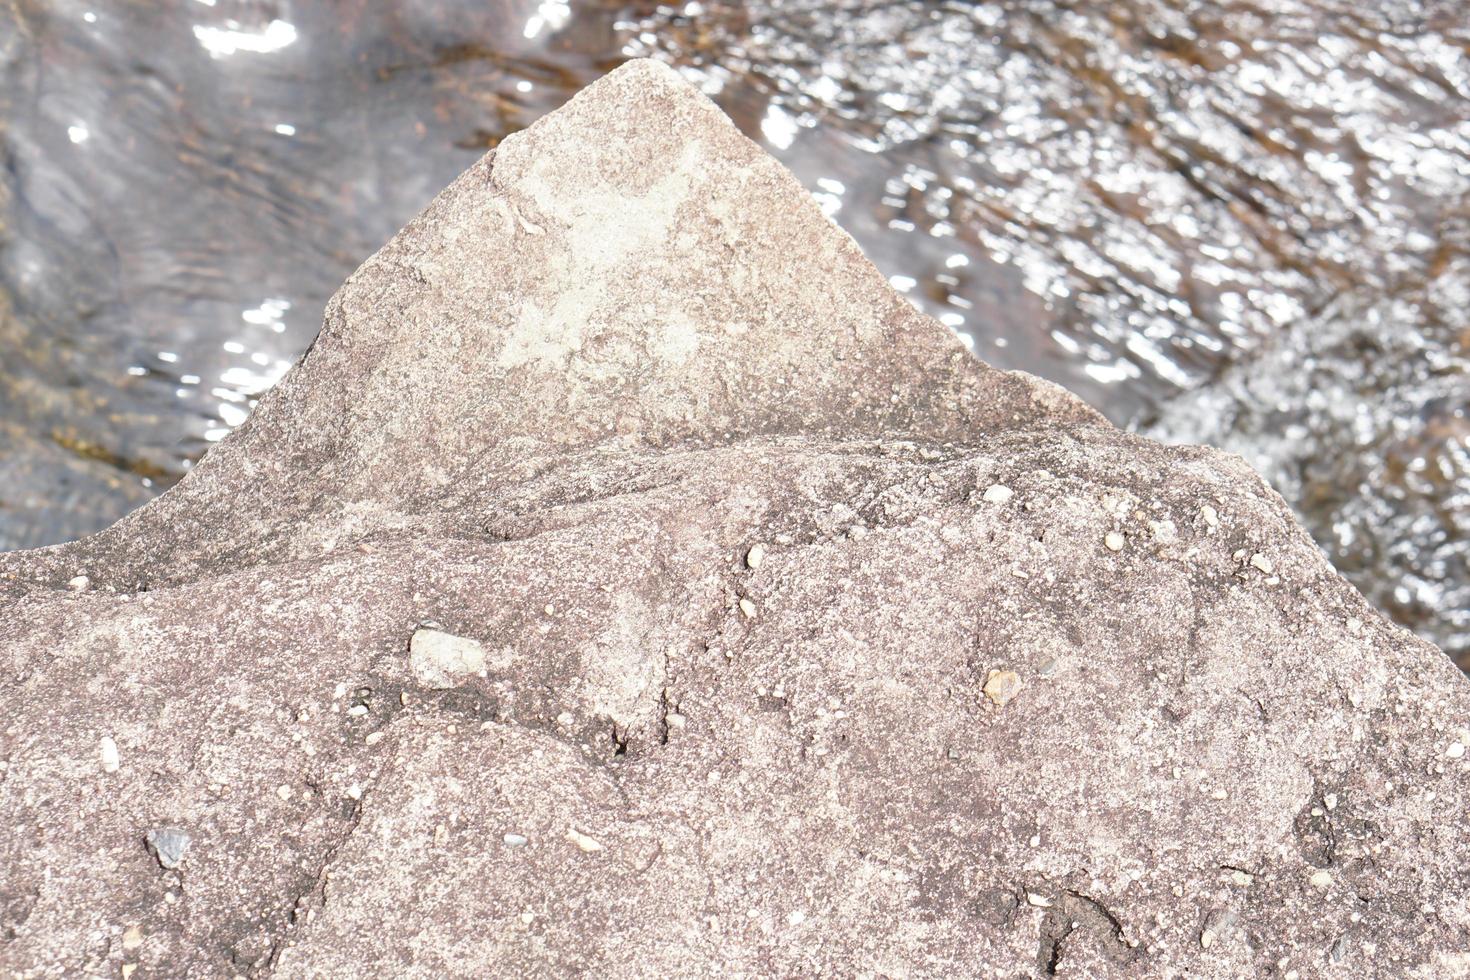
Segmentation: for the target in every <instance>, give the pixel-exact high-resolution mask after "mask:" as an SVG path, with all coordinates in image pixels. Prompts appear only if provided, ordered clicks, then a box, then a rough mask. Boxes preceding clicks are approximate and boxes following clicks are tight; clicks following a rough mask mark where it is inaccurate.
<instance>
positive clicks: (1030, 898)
mask: <svg viewBox="0 0 1470 980" xmlns="http://www.w3.org/2000/svg"><path fill="white" fill-rule="evenodd" d="M1026 902H1027V904H1029V905H1034V906H1036V907H1037V908H1039V909H1049V908H1051V899H1049V898H1047V897H1046V896H1045V895H1038V894H1037V893H1036V892H1027V893H1026Z"/></svg>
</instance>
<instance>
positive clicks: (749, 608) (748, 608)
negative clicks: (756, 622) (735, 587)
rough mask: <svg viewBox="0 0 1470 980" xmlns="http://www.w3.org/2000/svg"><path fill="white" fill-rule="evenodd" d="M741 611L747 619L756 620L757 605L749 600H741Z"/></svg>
mask: <svg viewBox="0 0 1470 980" xmlns="http://www.w3.org/2000/svg"><path fill="white" fill-rule="evenodd" d="M740 611H741V612H742V613H744V614H745V618H746V619H755V603H753V602H751V601H750V600H749V599H741V600H740Z"/></svg>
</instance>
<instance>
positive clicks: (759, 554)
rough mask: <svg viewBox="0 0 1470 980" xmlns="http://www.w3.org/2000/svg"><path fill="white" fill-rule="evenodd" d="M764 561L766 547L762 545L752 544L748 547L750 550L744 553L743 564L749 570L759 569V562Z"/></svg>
mask: <svg viewBox="0 0 1470 980" xmlns="http://www.w3.org/2000/svg"><path fill="white" fill-rule="evenodd" d="M765 560H766V546H765V545H763V544H753V545H751V546H750V550H749V551H747V552H746V553H745V564H746V566H747V567H749V568H752V569H755V568H760V567H761V562H763V561H765Z"/></svg>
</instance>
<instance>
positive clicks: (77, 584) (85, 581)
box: [66, 575, 92, 592]
mask: <svg viewBox="0 0 1470 980" xmlns="http://www.w3.org/2000/svg"><path fill="white" fill-rule="evenodd" d="M91 582H92V580H91V579H89V578H87V576H85V575H78V576H77V577H76V578H74V579H71V580H70V581H68V582H67V583H66V587H67V588H68V589H71V590H72V591H73V592H83V591H85V590H86V588H87V586H88V585H90V584H91Z"/></svg>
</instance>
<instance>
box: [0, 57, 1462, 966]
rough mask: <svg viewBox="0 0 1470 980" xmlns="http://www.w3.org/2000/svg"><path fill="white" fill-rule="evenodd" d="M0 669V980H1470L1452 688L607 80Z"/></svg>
mask: <svg viewBox="0 0 1470 980" xmlns="http://www.w3.org/2000/svg"><path fill="white" fill-rule="evenodd" d="M997 485H1001V486H1003V487H1005V488H1006V489H1007V490H1008V491H1009V493H1008V494H1000V493H996V492H990V493H989V494H988V496H987V491H990V490H992V488H993V487H995V486H997ZM757 546H759V550H758V551H754V550H753V549H756V547H757ZM752 554H758V555H759V557H758V558H757V559H756V560H754V561H751V560H750V557H751V555H752ZM1258 558H1259V559H1260V560H1257V559H1258ZM1267 569H1269V572H1268V571H1267ZM79 576H86V581H85V583H83V584H82V585H80V586H77V585H69V583H74V582H76V581H77V580H78V577H79ZM420 630H431V631H433V632H432V634H426V638H425V640H423V641H421V645H420V648H419V657H418V659H417V661H416V660H415V658H414V657H412V656H411V643H412V638H413V636H414V634H415V633H416V632H418V631H420ZM0 631H3V634H0V635H4V636H5V637H6V642H5V647H4V655H3V656H4V660H3V664H4V667H5V670H6V677H7V680H8V685H7V687H6V689H5V690H6V694H5V704H4V706H5V709H6V710H5V713H4V721H3V723H0V766H3V768H0V815H3V817H4V820H5V822H6V824H7V825H8V826H9V828H10V833H9V834H7V835H6V836H5V837H4V838H0V868H3V869H4V871H3V876H0V966H3V967H4V968H5V969H6V970H7V971H10V972H15V973H18V974H20V975H23V976H32V975H34V976H46V975H60V974H72V973H79V972H84V971H85V972H89V973H107V974H120V973H130V974H131V975H132V976H134V977H135V978H142V977H145V976H158V975H185V974H190V975H233V974H245V975H265V974H272V975H276V974H278V975H281V976H349V975H350V976H401V975H409V976H439V975H446V974H452V975H465V976H485V975H495V976H516V975H527V976H528V975H545V974H561V973H578V972H579V973H586V974H591V975H599V976H602V975H610V976H630V977H631V976H645V975H657V974H660V973H662V974H666V975H680V976H716V975H718V976H724V975H818V974H820V975H867V976H946V977H947V976H961V975H976V976H981V975H983V976H1000V975H1003V976H1031V975H1046V974H1050V973H1055V974H1058V975H1073V976H1098V975H1119V976H1121V975H1127V976H1178V975H1181V974H1188V975H1191V976H1236V975H1240V974H1242V973H1256V974H1259V975H1283V976H1288V975H1291V973H1292V971H1295V972H1296V974H1297V975H1299V976H1302V977H1307V976H1344V977H1347V976H1353V977H1358V976H1365V975H1381V976H1404V975H1419V976H1426V977H1429V976H1433V977H1440V976H1452V975H1463V974H1466V973H1470V957H1467V953H1466V950H1467V948H1470V900H1467V895H1470V846H1467V843H1466V840H1465V828H1466V817H1465V813H1466V806H1467V803H1470V794H1467V788H1466V775H1467V772H1470V768H1467V767H1470V760H1467V759H1466V758H1465V751H1464V749H1465V745H1466V744H1467V743H1470V730H1467V729H1470V682H1467V681H1466V679H1465V678H1464V677H1463V676H1461V675H1460V673H1459V672H1458V671H1457V670H1456V669H1455V667H1454V666H1453V665H1452V664H1451V663H1450V662H1449V660H1448V659H1446V658H1445V657H1443V656H1442V655H1441V654H1440V653H1439V652H1438V651H1437V650H1435V649H1434V648H1433V647H1431V646H1429V645H1428V644H1426V643H1424V642H1422V641H1419V640H1417V639H1415V638H1414V637H1412V636H1411V635H1410V634H1408V633H1407V632H1405V631H1403V630H1400V629H1397V628H1395V627H1393V626H1392V625H1390V624H1389V623H1387V622H1386V621H1384V620H1383V619H1382V618H1381V617H1380V616H1378V615H1377V614H1376V613H1375V612H1374V611H1373V610H1372V609H1371V608H1369V607H1368V605H1367V604H1366V603H1365V602H1364V601H1363V599H1362V598H1361V596H1359V595H1358V594H1357V593H1356V592H1355V591H1354V590H1353V589H1352V588H1351V587H1350V586H1348V585H1347V584H1346V583H1344V582H1343V581H1342V580H1341V579H1340V578H1339V577H1338V576H1337V575H1336V574H1335V573H1334V572H1333V571H1332V569H1331V568H1330V567H1329V566H1328V565H1327V563H1326V562H1325V561H1324V560H1323V558H1322V557H1321V555H1320V554H1319V552H1318V551H1317V550H1316V548H1315V547H1314V546H1313V545H1312V543H1311V541H1310V540H1309V539H1308V538H1307V536H1306V535H1305V534H1304V533H1303V532H1302V531H1301V530H1300V528H1298V526H1297V525H1296V523H1295V522H1294V521H1293V519H1292V517H1291V515H1290V513H1289V511H1288V509H1287V507H1286V506H1285V504H1284V503H1283V502H1282V501H1281V500H1280V499H1279V498H1278V497H1277V496H1276V495H1275V494H1274V493H1273V492H1272V491H1271V490H1270V489H1269V488H1267V487H1266V486H1265V485H1264V483H1263V482H1262V481H1261V480H1260V479H1259V478H1258V477H1257V476H1256V475H1255V474H1254V473H1252V472H1251V471H1250V470H1249V469H1248V468H1247V467H1246V466H1245V465H1244V464H1243V463H1241V462H1240V461H1239V460H1238V459H1237V458H1235V457H1232V456H1228V455H1225V454H1222V453H1218V452H1214V451H1210V450H1206V449H1194V448H1168V447H1164V446H1161V445H1158V444H1156V443H1153V442H1150V441H1147V440H1144V439H1141V438H1138V437H1135V436H1131V435H1128V434H1126V433H1123V432H1120V431H1118V430H1116V429H1114V428H1112V427H1111V426H1109V425H1108V424H1106V423H1105V422H1104V421H1102V420H1101V419H1100V418H1099V417H1098V416H1097V415H1096V414H1095V413H1094V412H1092V411H1091V410H1090V409H1088V408H1087V407H1086V406H1084V405H1083V404H1081V403H1080V402H1079V401H1077V400H1076V399H1075V398H1073V397H1072V396H1070V395H1068V394H1067V393H1065V392H1063V391H1061V390H1060V389H1057V388H1055V387H1054V386H1051V385H1049V384H1046V383H1045V382H1041V381H1039V380H1037V379H1034V378H1031V377H1028V376H1025V375H1019V374H1012V373H1005V372H1000V371H996V370H993V369H991V368H989V367H987V366H985V365H983V364H980V363H978V362H976V361H974V360H972V359H971V358H970V357H968V355H967V354H966V353H965V352H964V350H963V349H962V348H961V346H960V345H959V343H958V342H957V341H956V340H955V339H954V338H952V337H951V336H950V335H949V334H948V332H947V331H946V330H945V329H944V328H942V327H940V326H939V325H938V324H936V323H934V322H933V321H931V320H929V319H928V318H926V317H924V316H922V315H920V314H919V313H917V312H915V311H914V310H913V309H912V308H911V307H910V306H909V305H908V304H907V303H906V302H905V301H904V300H903V299H902V298H901V297H899V296H897V295H896V294H895V293H894V292H893V291H892V290H890V289H889V288H888V286H887V284H886V283H885V282H884V281H883V279H882V277H881V276H880V275H879V274H878V273H877V272H876V271H875V270H874V269H873V268H872V267H871V266H870V265H869V264H868V263H867V262H866V261H865V260H864V259H863V258H862V256H861V255H860V254H859V253H858V251H857V249H856V248H855V246H854V245H853V244H852V242H851V241H850V240H849V239H848V238H847V237H846V236H845V235H844V234H843V233H842V232H840V231H838V230H837V229H835V228H834V227H833V226H832V225H831V224H830V223H829V222H827V220H826V219H825V218H824V217H823V216H822V214H821V213H820V211H819V209H818V208H817V207H816V205H815V204H814V203H813V202H812V201H811V200H810V199H809V197H808V196H807V195H806V193H805V192H804V191H803V190H802V189H801V188H800V186H799V185H798V184H797V183H796V182H795V181H794V180H793V179H792V178H791V177H790V176H789V175H788V174H786V173H785V172H784V171H783V170H782V169H781V168H780V167H779V165H777V164H776V163H775V162H774V161H772V160H770V159H769V158H768V157H766V156H765V155H764V154H762V153H761V152H760V151H759V150H758V149H757V148H756V147H755V146H754V145H753V144H751V143H750V142H748V141H747V140H745V139H744V138H743V137H741V136H740V135H739V134H738V133H737V132H736V131H735V129H734V128H733V127H732V126H731V125H730V124H729V123H728V121H727V120H725V119H724V118H723V117H722V116H721V115H720V114H719V112H718V111H717V110H716V109H715V108H714V107H713V106H712V105H711V104H710V103H708V102H707V101H706V100H705V99H704V98H703V97H701V96H700V95H699V94H698V93H697V92H695V91H694V90H693V89H691V88H689V87H688V86H686V85H685V84H683V83H682V82H681V81H679V79H678V78H677V76H675V75H674V74H673V73H672V72H670V71H669V70H668V69H666V68H662V67H660V66H657V65H655V64H652V63H649V62H634V63H631V64H629V65H627V66H625V67H623V68H620V69H619V70H617V71H616V72H614V73H613V74H611V75H609V76H608V77H607V78H606V79H604V80H603V81H600V82H598V83H597V84H595V85H594V86H592V87H591V88H589V89H588V90H587V91H586V92H585V93H583V94H582V95H580V96H579V97H577V98H576V99H575V100H574V101H573V102H571V103H570V104H568V105H567V106H566V107H564V108H563V109H561V110H559V111H558V112H556V113H553V114H552V115H551V116H548V117H547V118H545V119H543V120H542V121H541V122H539V123H537V124H536V125H534V126H533V127H531V128H530V129H529V130H527V131H525V132H523V133H521V134H518V135H516V136H513V137H510V138H508V139H506V140H505V141H504V142H503V143H502V144H501V145H500V146H499V147H498V148H497V149H496V151H495V152H494V153H493V154H492V155H491V156H488V157H486V158H485V159H484V160H483V161H482V162H481V163H479V164H477V165H476V166H475V167H473V168H471V169H470V170H469V171H468V172H466V173H465V174H464V175H463V176H462V177H461V178H460V179H459V180H458V181H456V182H455V183H454V184H453V185H452V186H451V187H450V188H449V189H448V190H446V191H445V192H444V193H443V194H442V195H441V196H440V197H439V198H438V199H437V200H436V201H435V202H434V203H433V204H432V205H431V206H430V207H429V208H428V210H427V211H426V212H425V213H424V214H423V215H422V216H420V217H419V218H418V219H417V220H415V221H414V222H413V223H412V224H410V225H409V227H408V228H406V229H405V230H404V231H403V232H402V233H401V234H400V235H399V236H397V237H396V238H395V239H394V240H393V241H392V242H390V243H389V244H388V245H387V246H386V247H385V248H384V249H383V250H382V251H381V252H379V253H378V254H377V255H376V256H374V257H373V258H372V259H371V260H369V261H368V262H367V263H366V264H365V265H364V266H363V268H362V269H361V270H359V271H358V272H357V273H356V274H355V275H353V276H352V277H351V279H349V280H348V282H347V283H346V284H345V285H344V286H343V288H342V290H341V291H340V292H339V293H338V295H337V296H336V298H335V299H334V300H333V301H332V303H331V304H330V306H329V308H328V311H327V316H326V323H325V326H324V328H323V330H322V333H321V336H320V337H319V339H318V341H317V343H316V344H315V346H314V347H313V348H312V350H311V351H310V352H308V354H307V355H306V356H305V358H304V359H303V361H302V362H301V364H299V365H298V366H297V368H296V369H295V371H294V372H293V373H292V374H291V375H290V376H289V377H288V378H287V379H286V380H285V381H284V382H283V383H282V384H281V385H280V386H279V387H278V388H277V389H276V390H275V391H273V392H272V393H271V394H270V395H269V396H268V397H267V398H266V399H265V401H264V402H263V403H262V405H261V407H260V408H259V410H258V411H257V412H256V413H255V415H254V416H252V418H251V419H250V420H249V421H248V422H247V423H246V424H245V425H244V426H242V427H241V429H240V430H239V431H238V432H236V433H235V434H234V435H232V436H231V437H230V438H228V439H226V440H225V441H224V442H223V443H222V444H221V445H220V446H219V447H218V448H217V449H216V450H214V451H213V452H212V453H211V454H210V455H209V456H207V457H206V458H205V460H204V461H203V462H202V463H201V465H200V466H199V467H198V468H197V469H196V470H195V471H194V472H193V473H192V474H191V475H190V476H189V477H188V478H186V479H185V480H184V481H183V482H182V483H181V484H180V485H179V486H178V487H176V488H175V489H173V490H171V491H170V492H168V493H167V494H165V495H164V496H163V497H161V498H159V499H158V500H156V501H154V502H153V503H151V504H149V505H147V506H145V507H144V508H143V509H142V510H140V511H138V512H136V513H135V514H133V515H130V516H129V517H127V518H125V519H124V520H123V521H122V522H120V523H119V524H117V525H116V526H114V527H113V528H111V529H109V530H108V531H105V532H102V533H101V534H98V535H96V536H94V537H91V538H88V539H85V540H83V541H81V542H78V543H75V544H71V545H63V546H58V547H55V548H49V549H44V550H39V551H32V552H17V553H13V554H8V555H3V556H0ZM430 641H432V642H430ZM461 641H469V642H461ZM996 678H1003V679H1004V683H1003V684H1001V683H998V682H997V681H996ZM988 682H989V683H990V686H991V689H992V690H991V692H990V693H987V689H986V686H987V683H988ZM104 760H105V764H104ZM168 865H174V866H173V867H169V866H168Z"/></svg>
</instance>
